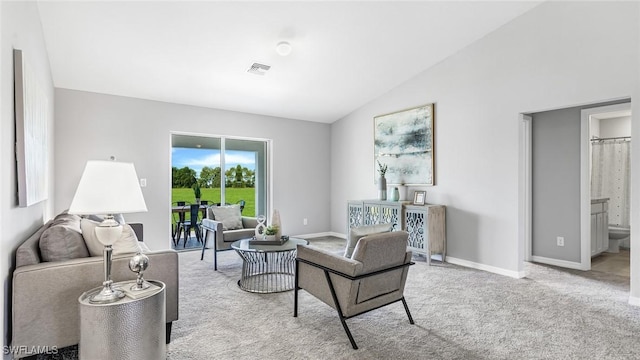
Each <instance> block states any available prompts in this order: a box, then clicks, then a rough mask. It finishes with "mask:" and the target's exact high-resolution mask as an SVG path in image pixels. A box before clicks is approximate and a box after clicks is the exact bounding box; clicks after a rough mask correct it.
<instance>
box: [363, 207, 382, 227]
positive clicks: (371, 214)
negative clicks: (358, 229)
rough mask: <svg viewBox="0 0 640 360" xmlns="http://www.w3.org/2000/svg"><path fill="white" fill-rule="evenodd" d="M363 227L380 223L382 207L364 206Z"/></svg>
mask: <svg viewBox="0 0 640 360" xmlns="http://www.w3.org/2000/svg"><path fill="white" fill-rule="evenodd" d="M362 213H363V218H362V225H375V224H379V223H380V205H378V204H369V203H364V204H363V205H362Z"/></svg>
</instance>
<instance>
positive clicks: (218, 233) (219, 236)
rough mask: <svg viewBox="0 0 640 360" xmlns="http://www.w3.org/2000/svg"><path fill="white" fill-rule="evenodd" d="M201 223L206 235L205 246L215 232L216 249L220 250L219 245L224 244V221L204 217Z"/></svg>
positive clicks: (214, 244)
mask: <svg viewBox="0 0 640 360" xmlns="http://www.w3.org/2000/svg"><path fill="white" fill-rule="evenodd" d="M201 225H202V228H203V230H204V231H203V232H204V236H205V238H204V245H203V246H206V245H207V243H208V242H209V239H210V237H211V234H213V246H214V251H218V246H222V245H223V244H224V233H223V232H222V222H220V221H215V220H212V219H208V218H207V219H202V224H201ZM207 230H208V231H207ZM203 251H204V250H203ZM203 255H204V252H203Z"/></svg>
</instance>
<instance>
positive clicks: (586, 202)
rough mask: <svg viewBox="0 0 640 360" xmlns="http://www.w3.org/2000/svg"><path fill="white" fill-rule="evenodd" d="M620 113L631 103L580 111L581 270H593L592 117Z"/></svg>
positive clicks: (629, 106)
mask: <svg viewBox="0 0 640 360" xmlns="http://www.w3.org/2000/svg"><path fill="white" fill-rule="evenodd" d="M619 111H631V102H626V103H622V104H615V105H605V106H598V107H593V108H589V109H583V110H581V111H580V270H591V143H590V141H591V117H592V116H593V115H603V114H607V113H613V112H619ZM632 166H633V165H632ZM607 225H608V224H607Z"/></svg>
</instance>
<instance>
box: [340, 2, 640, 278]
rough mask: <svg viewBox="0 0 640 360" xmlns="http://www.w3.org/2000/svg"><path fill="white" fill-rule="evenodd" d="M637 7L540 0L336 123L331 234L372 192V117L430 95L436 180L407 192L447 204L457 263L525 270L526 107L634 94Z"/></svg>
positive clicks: (568, 104) (342, 226) (424, 101)
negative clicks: (521, 228) (352, 202)
mask: <svg viewBox="0 0 640 360" xmlns="http://www.w3.org/2000/svg"><path fill="white" fill-rule="evenodd" d="M639 14H640V5H639V4H638V3H637V2H606V3H605V2H555V1H554V2H543V3H542V4H541V5H540V6H538V7H536V8H534V9H532V10H531V11H529V12H527V13H525V14H523V15H522V16H520V17H518V18H516V19H515V20H514V21H512V22H511V23H508V24H506V25H505V26H503V27H501V28H500V29H498V30H496V31H495V32H493V33H491V34H489V35H487V36H485V37H484V38H482V39H481V40H479V41H477V42H475V43H473V44H471V45H470V46H468V47H467V48H465V49H463V50H461V51H460V52H459V53H457V54H455V55H454V56H451V57H450V58H447V59H446V60H444V61H442V62H441V63H439V64H438V65H436V66H434V67H432V68H430V69H428V70H426V71H425V72H423V73H421V74H418V75H417V76H416V77H414V78H412V79H410V80H409V81H407V82H405V83H404V84H402V85H400V86H399V87H397V88H395V89H393V90H391V91H389V92H388V93H387V94H385V95H383V96H381V97H380V98H378V99H376V100H374V101H372V102H370V103H368V104H366V105H365V106H363V107H362V108H360V109H358V110H356V111H354V112H353V113H351V114H349V115H348V116H346V117H344V118H343V119H341V120H339V121H338V122H336V123H334V125H333V126H332V129H331V130H332V149H331V151H332V157H331V159H332V162H331V166H332V170H331V173H332V192H331V194H332V198H331V202H332V206H331V208H332V212H331V228H332V230H333V231H335V232H345V229H346V202H347V200H349V199H358V198H375V196H376V187H375V184H374V182H373V179H374V176H375V167H374V161H373V118H374V116H377V115H380V114H387V113H391V112H394V111H398V110H401V109H407V108H410V107H414V106H418V105H422V104H427V103H432V102H434V103H436V116H435V160H436V169H435V171H436V186H433V187H423V188H421V187H414V188H410V189H409V194H411V193H412V192H413V190H416V189H424V190H427V201H428V202H430V203H436V204H444V205H446V206H447V214H446V215H447V255H448V256H450V257H451V259H452V260H458V262H459V263H465V264H469V265H472V266H476V267H480V268H484V269H488V270H491V271H496V272H501V273H505V274H509V275H523V274H524V270H523V268H524V266H523V263H522V262H521V261H520V260H519V259H521V258H522V254H524V251H525V250H524V244H523V243H520V242H519V241H518V236H519V235H518V212H519V205H520V204H519V197H518V185H519V158H518V152H519V145H520V140H519V138H520V135H519V127H520V121H519V114H521V113H531V112H540V111H545V110H550V109H559V108H563V107H571V106H578V105H581V104H590V103H596V102H601V101H603V100H608V99H619V98H625V97H630V96H631V95H632V94H633V93H634V91H637V90H636V89H637V86H638V81H639V80H638V63H640V58H639V56H638V50H639V45H638V44H639V43H640V37H639V33H640V27H639V24H640V15H639ZM593 24H598V26H597V27H594V26H593ZM594 49H597V51H595V50H594ZM611 54H616V55H615V56H612V55H611ZM634 106H635V105H634ZM635 196H639V195H638V194H636V195H635ZM634 204H637V202H636V203H634ZM632 249H633V247H632Z"/></svg>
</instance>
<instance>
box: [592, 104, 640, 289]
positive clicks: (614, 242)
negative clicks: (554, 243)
mask: <svg viewBox="0 0 640 360" xmlns="http://www.w3.org/2000/svg"><path fill="white" fill-rule="evenodd" d="M585 127H586V129H585ZM581 129H582V131H581V139H582V147H583V149H582V163H581V180H582V182H583V183H584V184H585V185H588V186H589V187H588V192H587V194H584V192H583V193H582V196H583V198H582V199H583V205H582V206H583V207H582V208H581V219H582V220H583V225H585V224H584V220H585V218H586V216H587V214H588V216H589V219H590V220H591V224H590V225H591V226H590V227H589V228H586V226H583V227H582V231H583V232H589V233H590V243H587V242H586V239H585V238H584V237H583V242H582V245H583V248H589V249H591V253H589V254H585V253H583V254H582V256H583V262H586V261H589V268H590V269H591V270H596V271H601V272H606V273H611V274H615V275H620V276H625V277H630V247H631V227H630V217H631V164H632V163H631V141H632V139H631V103H630V102H626V103H622V104H614V105H607V106H599V107H593V108H589V109H584V110H582V112H581ZM585 139H586V140H588V143H587V145H586V147H587V149H586V150H585V149H584V147H585V144H584V142H585ZM585 178H586V179H585ZM584 200H590V202H589V203H586V204H585V203H584V202H586V201H584ZM584 207H586V209H585V208H584ZM594 211H596V212H598V213H596V214H594ZM594 220H595V222H594ZM598 220H602V221H598ZM594 226H595V228H594Z"/></svg>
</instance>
